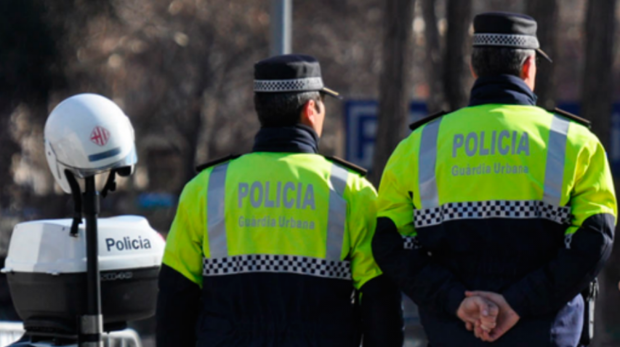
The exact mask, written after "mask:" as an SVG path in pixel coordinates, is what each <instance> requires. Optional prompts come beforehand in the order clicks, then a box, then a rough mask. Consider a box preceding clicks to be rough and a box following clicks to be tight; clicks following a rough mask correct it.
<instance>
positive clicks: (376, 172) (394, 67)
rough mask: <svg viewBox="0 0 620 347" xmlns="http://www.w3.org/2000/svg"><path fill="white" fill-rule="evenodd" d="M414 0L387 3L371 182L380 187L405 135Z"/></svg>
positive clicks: (392, 0) (390, 0)
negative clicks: (387, 165) (387, 166)
mask: <svg viewBox="0 0 620 347" xmlns="http://www.w3.org/2000/svg"><path fill="white" fill-rule="evenodd" d="M414 3H415V0H386V1H385V10H384V11H385V12H384V13H383V30H384V32H383V68H382V71H381V78H380V81H379V114H378V116H379V117H378V118H379V119H378V125H377V137H376V142H375V150H374V157H373V164H372V167H373V170H372V173H371V176H370V179H371V182H373V183H374V184H375V185H378V184H379V181H380V180H381V174H382V173H383V168H384V166H385V164H386V163H387V161H388V159H389V157H390V155H391V154H392V151H393V150H394V148H396V145H398V143H399V142H400V140H402V138H403V137H404V136H405V130H406V123H407V119H408V114H409V107H408V106H409V97H410V96H409V95H410V94H409V89H410V88H409V79H410V74H409V71H410V66H409V59H410V58H411V50H412V48H413V45H412V44H411V33H412V23H413V12H414Z"/></svg>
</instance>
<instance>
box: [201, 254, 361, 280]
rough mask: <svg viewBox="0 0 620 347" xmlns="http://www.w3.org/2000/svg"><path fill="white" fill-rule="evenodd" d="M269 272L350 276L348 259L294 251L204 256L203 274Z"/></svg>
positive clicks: (349, 277)
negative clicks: (309, 255) (294, 252)
mask: <svg viewBox="0 0 620 347" xmlns="http://www.w3.org/2000/svg"><path fill="white" fill-rule="evenodd" d="M257 272H271V273H289V274H300V275H308V276H316V277H324V278H334V279H342V280H350V279H351V263H350V262H348V261H333V260H325V259H319V258H311V257H302V256H295V255H272V254H248V255H237V256H231V257H225V258H204V259H203V271H202V275H203V276H207V277H208V276H224V275H237V274H244V273H257Z"/></svg>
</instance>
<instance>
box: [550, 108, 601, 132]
mask: <svg viewBox="0 0 620 347" xmlns="http://www.w3.org/2000/svg"><path fill="white" fill-rule="evenodd" d="M547 111H549V112H551V113H557V114H559V115H561V116H564V117H566V118H568V119H570V120H574V121H575V122H577V123H579V124H581V125H583V126H585V127H587V128H588V129H590V128H591V127H592V123H590V121H589V120H587V119H585V118H581V117H579V116H577V115H575V114H572V113H570V112H566V111H564V110H562V109H559V108H557V107H556V108H554V109H553V110H547Z"/></svg>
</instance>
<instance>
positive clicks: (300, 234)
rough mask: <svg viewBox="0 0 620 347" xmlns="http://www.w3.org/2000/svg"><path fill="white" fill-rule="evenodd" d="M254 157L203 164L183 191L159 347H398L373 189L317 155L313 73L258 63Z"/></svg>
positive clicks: (292, 61)
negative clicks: (376, 236) (380, 261)
mask: <svg viewBox="0 0 620 347" xmlns="http://www.w3.org/2000/svg"><path fill="white" fill-rule="evenodd" d="M254 91H255V107H256V111H257V113H258V118H259V120H260V123H261V129H260V131H259V132H258V134H257V135H256V140H255V143H254V148H253V151H252V153H250V154H246V155H242V156H231V157H227V158H224V159H221V160H217V161H215V162H211V163H209V164H206V165H204V166H202V167H201V168H200V169H201V170H202V171H201V172H200V174H199V175H198V176H197V177H196V178H194V179H193V180H192V181H191V182H189V183H188V184H187V186H186V187H185V189H184V191H183V193H182V195H181V198H180V201H179V206H178V210H177V214H176V217H175V219H174V222H173V224H172V228H171V230H170V233H169V235H168V239H167V244H166V251H165V255H164V261H163V263H164V264H163V267H162V271H161V274H160V295H159V300H158V312H157V321H158V327H157V344H158V346H159V347H167V346H170V347H172V346H175V347H177V346H199V347H203V346H204V347H206V346H209V347H212V346H226V347H230V346H334V347H335V346H338V347H342V346H345V347H346V346H351V347H354V346H355V347H357V346H359V345H360V341H361V338H362V337H363V342H364V345H365V346H388V347H389V346H401V345H402V339H403V336H402V315H401V311H400V293H399V291H398V289H397V287H396V286H395V285H393V284H392V282H390V281H388V280H387V279H386V278H385V276H382V274H381V271H380V269H379V268H378V266H377V264H376V263H375V260H374V259H373V256H372V253H371V240H372V235H373V232H374V229H375V216H376V205H375V202H376V201H375V200H376V191H375V190H374V188H373V187H372V185H371V184H370V183H369V182H368V181H367V180H366V179H364V178H363V175H364V172H363V170H362V169H359V168H357V167H355V166H353V165H351V164H348V163H346V162H344V161H341V160H338V159H335V158H328V157H323V156H321V155H319V154H318V142H319V136H320V134H321V132H322V128H323V120H324V117H325V105H324V103H323V97H324V95H331V96H337V95H338V94H337V93H336V92H334V91H332V90H330V89H327V88H325V87H324V85H323V81H322V78H321V72H320V66H319V63H318V62H317V61H316V60H315V59H314V58H313V57H310V56H305V55H284V56H278V57H273V58H270V59H266V60H263V61H261V62H258V63H257V64H256V65H255V81H254Z"/></svg>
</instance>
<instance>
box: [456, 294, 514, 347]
mask: <svg viewBox="0 0 620 347" xmlns="http://www.w3.org/2000/svg"><path fill="white" fill-rule="evenodd" d="M465 296H466V298H465V299H464V300H463V302H462V303H461V305H460V306H459V309H458V310H457V316H458V317H459V318H460V319H461V320H462V321H463V322H465V328H466V329H467V330H469V331H472V330H473V332H474V335H475V336H476V337H477V338H479V339H481V340H482V341H486V342H493V341H496V340H497V339H499V338H500V337H502V336H503V335H504V334H505V333H507V332H508V331H509V330H510V329H512V327H514V326H515V325H516V324H517V322H518V321H519V319H520V317H519V315H518V314H517V313H516V312H515V311H514V310H513V309H512V307H510V305H509V304H508V302H507V301H506V299H504V296H503V295H501V294H497V293H492V292H483V291H473V292H469V291H468V292H465Z"/></svg>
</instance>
